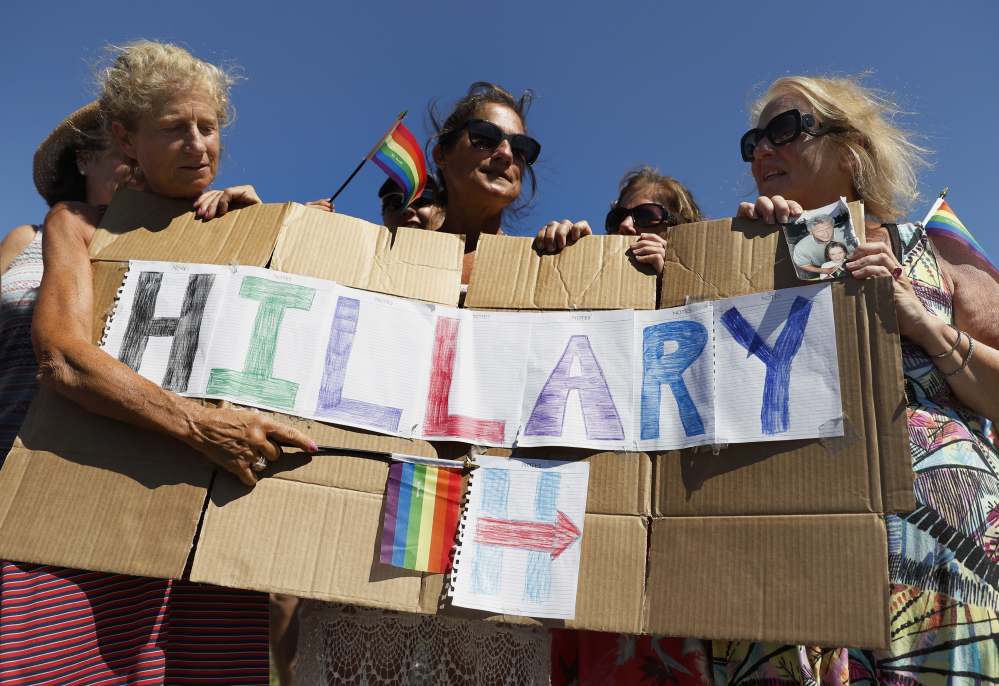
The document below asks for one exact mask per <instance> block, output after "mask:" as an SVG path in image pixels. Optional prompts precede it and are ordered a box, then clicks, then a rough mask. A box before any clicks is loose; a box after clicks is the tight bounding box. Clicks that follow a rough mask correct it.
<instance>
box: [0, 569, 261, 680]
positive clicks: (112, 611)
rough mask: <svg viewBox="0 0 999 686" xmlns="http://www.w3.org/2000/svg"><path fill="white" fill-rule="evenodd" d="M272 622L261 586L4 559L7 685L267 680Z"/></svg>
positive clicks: (0, 653) (1, 645) (0, 668)
mask: <svg viewBox="0 0 999 686" xmlns="http://www.w3.org/2000/svg"><path fill="white" fill-rule="evenodd" d="M185 576H187V575H186V574H185ZM268 622H269V610H268V602H267V595H265V594H262V593H253V592H250V591H241V590H234V589H228V588H221V587H217V586H207V585H201V584H195V583H191V582H190V581H170V580H164V579H148V578H142V577H134V576H123V575H119V574H105V573H103V572H87V571H81V570H76V569H63V568H61V567H49V566H41V565H31V564H22V563H17V562H7V561H4V562H0V684H4V686H8V685H14V684H17V685H21V684H25V685H27V684H47V685H48V684H51V685H58V686H62V685H64V684H65V685H67V686H68V685H69V684H72V685H74V686H90V685H97V684H116V685H117V684H128V685H129V686H132V685H135V686H139V685H145V684H170V685H171V686H173V685H174V684H227V685H232V686H237V685H239V686H242V685H247V686H249V685H256V684H267V683H268V679H269V663H268V641H267V633H268Z"/></svg>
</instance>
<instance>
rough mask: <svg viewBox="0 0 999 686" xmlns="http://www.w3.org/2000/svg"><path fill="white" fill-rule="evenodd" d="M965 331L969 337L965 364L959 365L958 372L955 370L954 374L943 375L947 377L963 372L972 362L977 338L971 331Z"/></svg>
mask: <svg viewBox="0 0 999 686" xmlns="http://www.w3.org/2000/svg"><path fill="white" fill-rule="evenodd" d="M963 333H964V335H965V336H967V337H968V356H967V357H966V358H964V364H962V365H961V366H960V367H958V368H957V371H956V372H954V373H953V374H944V375H943V377H944V378H945V379H951V378H953V377H955V376H957V375H958V374H960V373H961V372H963V371H964V368H965V367H967V366H968V363H969V362H971V356H972V355H973V354H974V353H975V339H974V338H972V337H971V334H970V333H967V332H963ZM941 373H942V372H941Z"/></svg>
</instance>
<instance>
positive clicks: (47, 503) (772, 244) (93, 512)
mask: <svg viewBox="0 0 999 686" xmlns="http://www.w3.org/2000/svg"><path fill="white" fill-rule="evenodd" d="M851 209H852V211H853V212H854V218H855V219H854V224H855V225H856V226H857V227H858V228H862V227H863V222H862V221H860V220H859V219H858V217H863V211H862V209H861V208H860V206H859V205H854V206H852V207H851ZM223 219H224V220H225V221H224V222H222V223H218V224H216V223H215V222H216V221H218V220H213V221H212V222H207V223H205V222H202V221H200V220H197V219H196V218H195V217H194V216H193V213H192V212H190V207H189V206H188V203H179V204H178V203H175V202H173V201H166V200H163V199H157V198H152V197H151V196H145V195H142V194H138V193H126V192H119V194H118V195H117V196H116V198H115V200H114V202H113V203H112V205H111V207H110V208H109V210H108V213H107V214H106V215H105V218H104V221H103V225H102V229H101V230H99V231H98V235H97V237H96V238H95V240H94V243H93V244H92V246H91V247H92V253H91V254H92V258H93V260H94V261H93V267H94V279H95V303H96V304H95V321H97V322H100V323H99V324H98V325H97V326H96V327H95V336H96V337H99V336H100V334H101V332H102V330H103V323H104V320H105V319H106V317H107V316H108V314H110V311H111V307H112V306H113V303H114V300H115V295H116V291H117V289H118V288H120V287H121V285H122V278H123V276H124V270H123V269H122V267H121V264H120V261H121V260H123V259H147V260H150V259H151V260H160V261H167V262H182V263H183V262H191V263H194V262H199V263H203V262H214V263H216V264H222V265H228V264H230V263H233V264H238V265H244V266H257V267H263V266H265V264H266V263H267V261H268V259H270V264H271V267H272V268H274V269H278V270H282V269H283V270H293V271H294V272H295V273H298V274H303V275H305V276H313V277H316V278H324V279H331V280H334V281H336V282H337V283H338V284H341V285H345V286H347V287H350V288H358V289H362V290H371V291H373V292H380V293H383V294H388V295H395V296H399V297H408V298H414V299H416V300H419V301H423V302H426V303H433V304H440V305H448V306H451V307H453V306H454V305H456V303H457V298H458V283H459V280H460V274H461V269H460V267H461V256H462V249H463V238H461V237H456V236H449V235H446V234H437V233H434V232H426V231H418V230H411V229H398V230H393V231H389V230H388V229H385V228H384V227H377V226H374V225H371V224H367V223H366V222H362V221H359V220H355V219H351V218H349V217H344V216H342V215H330V214H329V213H323V212H318V211H313V210H308V209H306V208H304V207H301V206H297V205H292V204H288V205H261V206H254V207H249V208H245V209H242V210H237V211H234V212H231V213H230V214H227V215H226V217H224V218H223ZM779 231H780V229H779V228H778V227H771V226H765V225H762V224H759V223H753V222H749V221H745V220H740V219H735V220H718V221H712V222H704V223H700V224H693V225H684V226H679V227H674V228H671V229H670V233H669V247H668V249H667V250H668V255H667V258H668V259H667V263H666V268H665V271H664V274H663V293H662V296H663V298H662V300H663V306H664V307H669V308H673V307H686V306H690V305H692V304H695V303H698V302H701V301H703V300H705V299H708V300H715V299H719V298H729V297H737V296H742V295H750V294H758V293H764V292H769V291H774V290H778V289H782V288H789V287H792V286H797V285H800V282H799V281H797V279H796V277H795V275H794V270H793V268H792V266H791V261H790V255H789V254H788V251H787V247H786V245H785V243H784V241H783V239H782V238H781V236H780V233H779ZM629 243H630V239H629V238H628V237H623V236H601V237H596V236H593V237H587V238H584V239H583V240H582V241H580V242H579V243H578V244H577V245H576V246H574V247H573V248H570V249H568V250H565V251H563V253H561V254H559V255H556V256H542V255H539V254H538V253H536V252H535V251H533V250H532V249H531V247H530V240H529V239H518V238H510V237H502V236H483V237H481V238H480V242H479V247H478V254H477V258H476V263H475V268H474V269H473V272H472V277H471V283H470V286H469V293H468V297H467V299H466V306H467V307H469V308H473V309H474V308H481V309H483V310H490V311H496V310H508V311H518V310H524V309H527V310H534V311H538V310H549V309H550V310H560V309H561V310H580V309H636V310H652V309H653V308H654V307H655V288H656V277H655V275H654V274H653V273H652V272H651V270H650V269H648V268H646V267H638V266H636V265H635V263H634V262H633V260H632V258H631V257H630V256H629V255H628V252H627V250H628V247H627V246H628V244H629ZM272 253H273V256H272ZM289 265H292V266H289ZM831 293H832V304H833V316H834V318H835V332H836V357H837V363H838V369H839V382H840V383H839V385H840V394H841V399H842V407H843V413H844V435H843V436H841V437H836V438H816V439H801V440H796V441H784V442H779V441H778V442H774V441H770V442H760V443H752V444H738V445H730V446H729V447H728V448H726V449H721V450H720V451H719V452H718V454H717V455H715V454H713V453H712V452H710V451H706V450H704V449H700V450H699V451H697V452H695V451H694V449H684V450H673V451H667V452H660V453H657V454H651V455H650V454H647V453H635V452H609V451H604V452H600V451H592V450H585V449H566V448H553V447H540V448H524V449H521V450H520V451H518V454H519V456H522V457H526V458H528V459H555V460H565V461H576V462H578V461H580V460H583V461H585V462H586V463H588V464H589V469H590V478H589V481H588V486H587V496H586V514H585V516H584V522H583V527H581V528H582V530H584V531H585V536H583V537H582V538H581V539H580V541H579V546H580V548H579V576H578V589H577V593H576V604H575V618H574V619H572V620H561V619H547V620H544V621H545V623H546V624H551V625H555V626H569V627H575V628H585V629H592V630H603V631H623V632H630V633H641V632H648V633H654V634H658V635H674V636H677V635H679V636H684V635H686V636H694V637H705V638H717V639H745V640H757V641H778V642H790V643H800V644H806V645H825V646H857V647H864V648H885V647H887V646H888V645H889V637H888V616H887V615H888V609H887V598H888V584H887V578H888V576H887V542H886V534H885V528H884V513H885V512H891V511H906V510H911V509H913V508H914V498H913V490H912V467H911V458H910V456H909V451H908V433H907V427H906V413H905V395H904V390H903V387H902V372H901V356H900V346H899V340H898V332H897V325H896V323H895V315H894V305H893V302H892V292H891V283H890V280H889V279H887V278H883V279H872V280H870V281H867V282H863V283H860V282H857V283H853V282H849V281H848V282H845V283H836V284H833V285H832V291H831ZM747 321H750V318H749V317H747ZM779 335H780V334H779V332H778V333H777V336H778V337H779ZM774 342H776V341H774ZM95 343H96V341H95ZM633 343H634V344H635V345H637V342H634V341H633ZM736 344H738V342H736ZM768 345H769V343H768ZM770 347H771V348H773V345H770ZM746 354H747V355H748V354H749V351H746ZM750 361H753V362H754V363H759V364H763V363H762V361H760V360H758V359H756V358H751V359H750ZM229 368H235V369H239V368H238V367H235V366H233V367H229ZM456 370H460V365H456ZM456 373H458V372H456ZM690 385H693V382H691V384H689V385H688V388H689V386H690ZM632 390H633V397H638V391H637V389H632ZM690 392H691V397H692V398H695V396H696V392H695V391H694V390H691V391H690ZM206 402H207V401H206ZM451 402H452V403H454V402H455V399H451ZM459 402H466V401H464V400H462V401H459ZM467 402H468V403H471V402H472V401H471V400H468V401H467ZM465 406H466V407H468V406H470V405H465ZM450 407H451V408H456V407H458V405H451V406H450ZM455 412H461V411H458V410H455V409H449V411H448V413H449V414H454V413H455ZM275 416H276V417H277V418H278V419H280V420H281V421H285V422H287V423H289V424H291V425H294V426H296V427H298V428H300V429H302V430H303V431H305V432H307V433H308V434H309V435H310V436H311V437H312V438H313V439H314V440H316V442H317V443H322V444H331V445H343V446H345V447H356V448H368V449H374V450H382V451H385V452H399V453H406V454H411V455H424V456H429V457H438V456H439V457H457V456H460V455H461V454H463V453H464V452H467V448H465V447H464V446H463V444H460V443H455V442H435V443H428V442H426V441H422V440H417V439H405V438H402V437H397V436H389V435H380V434H374V433H370V432H365V431H361V430H356V429H353V430H352V429H345V428H342V427H339V426H336V425H332V424H327V423H321V422H315V421H310V420H301V419H295V418H293V417H289V416H286V415H280V414H277V415H275ZM702 420H703V416H702ZM660 427H662V423H660ZM661 430H662V429H661ZM489 452H490V453H495V454H504V453H508V452H509V451H508V450H506V449H502V448H493V449H490V451H489ZM653 471H654V472H655V478H654V479H653ZM263 475H264V477H265V478H263V479H261V481H260V482H259V483H258V484H257V485H256V486H255V487H253V488H248V487H246V486H243V485H242V484H241V483H240V482H239V481H238V480H237V479H236V478H235V477H233V476H232V475H230V474H228V473H226V472H217V471H215V470H214V465H212V463H210V462H208V460H206V459H205V458H204V457H203V456H201V455H200V454H198V453H196V452H195V451H193V450H191V449H190V448H188V447H187V446H186V445H183V444H181V443H179V442H176V441H173V440H171V439H168V438H165V437H163V436H162V435H160V434H155V433H152V432H148V431H144V430H142V429H138V428H136V427H132V426H129V425H126V424H123V423H121V422H116V421H114V420H110V419H107V418H105V417H102V416H98V415H95V414H93V413H90V412H89V411H88V410H86V409H85V408H82V407H80V406H78V405H76V404H74V403H72V402H70V401H68V400H66V399H63V398H61V397H60V396H58V395H56V394H54V393H50V392H47V391H46V390H45V389H42V390H41V391H40V392H39V394H38V396H37V398H36V400H35V402H34V403H33V404H32V407H31V410H30V411H29V416H28V418H27V420H26V421H25V424H24V426H23V427H22V430H21V433H20V436H19V438H18V440H17V442H16V444H15V447H14V448H13V450H12V451H11V453H10V455H9V456H8V458H7V462H6V464H5V465H4V467H3V469H2V470H0V556H2V557H4V558H7V559H17V560H24V561H27V562H35V563H45V564H55V565H61V566H67V567H77V568H79V567H83V568H90V569H97V570H101V571H113V572H119V573H130V574H142V575H151V576H163V577H174V578H176V577H178V576H179V575H180V574H181V572H182V570H183V567H184V563H185V561H186V559H187V556H188V553H189V551H190V550H191V548H192V546H194V545H195V541H194V537H195V532H196V531H197V527H198V521H199V518H200V517H202V515H203V522H202V524H201V532H200V536H199V538H198V540H197V543H196V548H195V559H194V566H193V569H192V578H193V579H194V580H196V581H202V582H206V583H215V584H221V585H228V586H235V587H241V588H249V589H256V590H261V591H277V592H282V593H288V594H292V595H297V596H302V597H311V598H318V599H327V600H338V601H342V602H350V603H357V604H362V605H367V606H372V607H384V608H390V609H397V610H403V611H409V612H426V613H442V614H450V615H460V616H464V617H477V618H481V619H497V620H504V621H532V620H527V619H519V618H515V617H510V616H505V617H504V616H503V615H497V614H495V613H490V612H488V611H480V610H471V609H465V608H457V607H454V606H453V605H452V604H451V601H450V599H449V598H448V597H447V596H446V593H445V588H446V583H447V582H446V579H445V578H444V577H443V575H440V574H429V573H420V572H415V571H410V570H405V569H400V568H397V567H393V566H391V565H386V564H382V563H381V562H380V561H379V559H378V558H379V553H380V545H381V534H382V530H381V517H382V512H383V510H384V506H385V492H386V485H387V482H388V464H386V463H384V462H380V461H374V460H366V459H362V458H357V457H350V456H347V455H335V454H332V455H330V454H324V455H321V456H317V457H315V458H309V457H308V456H304V455H302V454H301V453H297V452H292V451H289V452H287V453H286V454H285V455H284V456H283V457H282V458H281V459H280V460H278V461H277V462H274V463H272V465H271V466H270V467H269V468H268V470H267V471H265V472H263ZM650 526H651V550H650V551H649V554H648V557H647V556H646V546H647V542H648V540H649V527H650ZM847 550H848V551H849V554H846V553H845V552H844V551H847ZM647 559H648V567H647V566H646V560H647ZM646 578H647V579H648V585H647V587H646Z"/></svg>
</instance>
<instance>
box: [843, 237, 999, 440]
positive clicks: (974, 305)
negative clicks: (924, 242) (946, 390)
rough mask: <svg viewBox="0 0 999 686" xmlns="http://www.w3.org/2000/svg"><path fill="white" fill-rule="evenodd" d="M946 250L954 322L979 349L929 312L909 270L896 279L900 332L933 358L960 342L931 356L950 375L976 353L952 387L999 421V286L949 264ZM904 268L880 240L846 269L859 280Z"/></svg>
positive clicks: (972, 270) (859, 252)
mask: <svg viewBox="0 0 999 686" xmlns="http://www.w3.org/2000/svg"><path fill="white" fill-rule="evenodd" d="M869 235H870V230H869ZM934 247H936V245H934ZM940 252H941V251H938V255H937V257H938V258H939V260H940V264H941V267H942V269H943V272H944V276H945V277H946V278H947V279H948V281H949V282H950V283H951V288H952V292H953V294H954V324H955V325H956V326H957V327H958V328H959V329H961V330H962V331H966V332H967V333H968V334H969V335H970V336H971V337H972V338H973V339H974V341H975V343H974V351H973V352H972V351H971V350H970V344H969V342H968V338H967V336H961V340H960V342H958V340H957V339H958V334H957V332H956V331H955V330H954V329H952V328H951V327H950V326H948V325H947V324H946V323H945V322H944V321H943V320H942V319H940V318H939V317H935V316H934V315H932V314H930V313H929V312H927V311H926V308H925V307H923V305H922V303H921V302H920V301H919V299H918V298H917V297H916V294H915V291H914V290H913V289H912V284H911V283H910V282H909V279H908V277H907V276H906V275H905V273H904V271H903V273H901V274H900V275H899V276H898V277H897V278H893V283H894V287H895V311H896V313H897V315H898V325H899V332H900V333H901V334H902V335H903V336H905V337H906V338H908V339H909V340H910V341H912V342H913V343H915V344H916V345H918V346H919V347H921V348H922V349H923V350H925V351H926V352H927V354H929V355H938V354H941V353H944V352H946V351H948V350H951V349H952V348H954V344H955V343H957V347H956V348H954V350H953V352H951V353H950V354H949V355H946V356H944V357H933V358H931V359H932V361H933V364H935V365H936V367H937V369H939V370H940V371H941V372H943V373H945V374H951V373H953V372H955V371H957V370H958V369H960V367H961V365H962V364H963V363H964V361H965V360H966V359H967V358H968V355H969V354H971V360H970V361H969V362H968V365H967V367H965V369H964V370H963V371H961V372H960V373H959V374H957V375H956V376H953V377H951V378H949V379H947V383H949V384H950V387H951V390H952V391H953V392H954V395H955V396H956V397H957V399H958V400H960V401H961V402H962V403H964V404H965V405H967V406H968V407H970V408H971V409H972V410H974V411H975V412H977V413H978V414H980V415H982V416H983V417H986V418H988V419H991V420H993V421H996V420H999V394H997V393H996V392H995V389H996V388H999V350H997V349H996V348H997V347H999V336H997V327H996V324H995V323H994V322H993V321H991V320H990V318H989V313H990V312H991V311H992V310H993V309H994V303H996V302H999V284H997V283H996V282H995V281H994V280H993V279H992V278H991V277H990V276H989V275H988V274H986V273H984V272H982V271H980V270H978V269H977V268H974V267H972V266H971V265H967V264H958V265H954V264H952V263H950V262H948V261H947V259H946V257H945V256H944V255H942V254H940ZM942 252H943V253H947V252H948V251H947V249H945V250H944V251H942ZM952 256H953V255H952ZM898 266H899V264H898V262H897V260H895V256H894V255H892V254H891V249H890V248H889V247H888V246H887V245H885V244H884V243H880V242H879V243H865V244H863V245H861V246H859V247H858V248H857V249H856V250H855V251H854V252H853V254H851V255H850V257H849V261H848V262H847V265H846V267H847V269H848V270H849V271H851V272H852V273H853V275H854V276H855V277H856V278H867V277H869V276H878V275H882V274H891V273H892V271H893V270H894V269H895V268H896V267H898Z"/></svg>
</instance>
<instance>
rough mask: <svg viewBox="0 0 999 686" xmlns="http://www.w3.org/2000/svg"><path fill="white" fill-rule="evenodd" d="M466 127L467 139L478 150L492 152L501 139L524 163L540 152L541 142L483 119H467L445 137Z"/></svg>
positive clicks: (530, 160) (534, 158) (531, 162)
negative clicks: (509, 131) (508, 143)
mask: <svg viewBox="0 0 999 686" xmlns="http://www.w3.org/2000/svg"><path fill="white" fill-rule="evenodd" d="M465 128H467V129H468V141H469V142H470V143H471V144H472V147H474V148H477V149H478V150H486V151H489V152H492V151H493V150H495V149H496V148H498V147H499V146H500V143H502V142H503V141H510V149H511V150H512V151H513V156H514V157H516V158H517V159H518V160H520V161H521V162H523V163H524V164H534V161H535V160H536V159H538V155H540V154H541V143H538V142H537V141H536V140H534V139H533V138H531V137H530V136H527V135H525V134H523V133H505V132H504V131H503V129H501V128H500V127H498V126H496V124H493V123H492V122H491V121H486V120H485V119H469V120H468V121H466V122H465V123H464V124H462V125H461V126H459V127H457V128H456V129H454V130H452V131H450V132H448V133H447V134H446V136H445V137H446V138H450V137H451V136H453V135H455V134H456V133H458V132H459V131H461V130H462V129H465Z"/></svg>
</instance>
